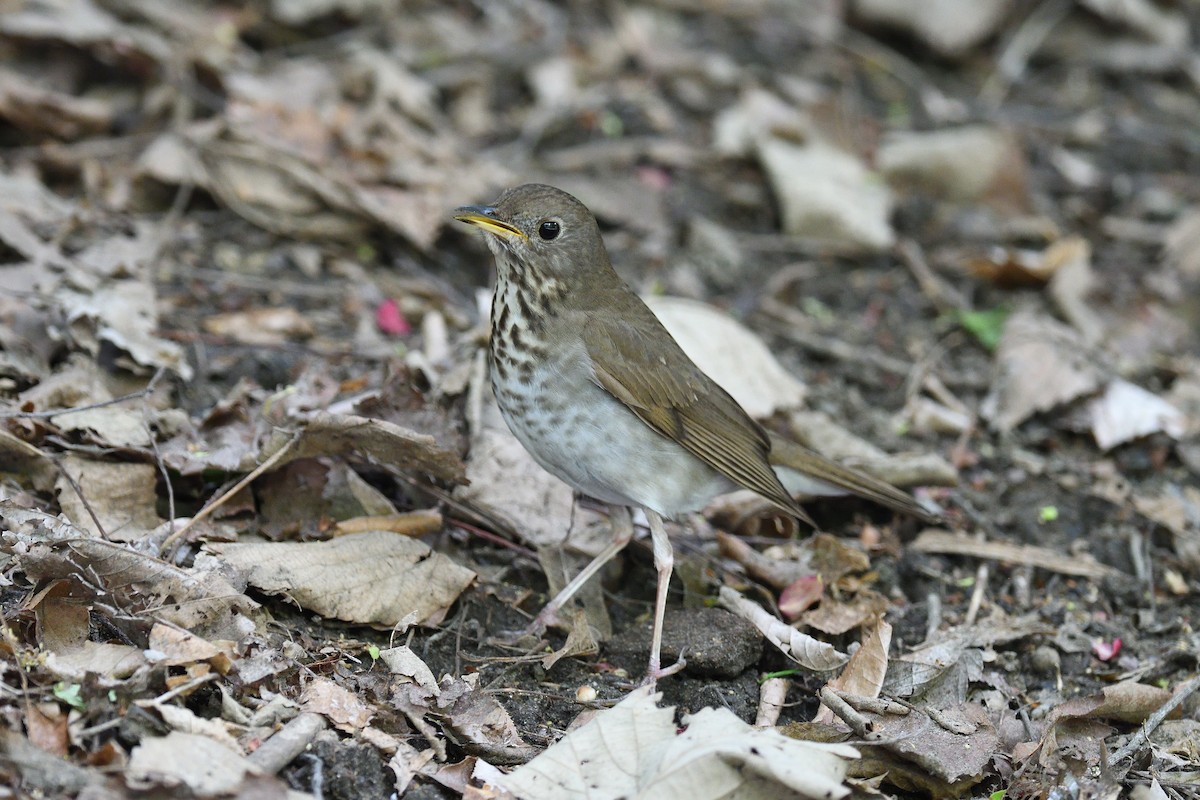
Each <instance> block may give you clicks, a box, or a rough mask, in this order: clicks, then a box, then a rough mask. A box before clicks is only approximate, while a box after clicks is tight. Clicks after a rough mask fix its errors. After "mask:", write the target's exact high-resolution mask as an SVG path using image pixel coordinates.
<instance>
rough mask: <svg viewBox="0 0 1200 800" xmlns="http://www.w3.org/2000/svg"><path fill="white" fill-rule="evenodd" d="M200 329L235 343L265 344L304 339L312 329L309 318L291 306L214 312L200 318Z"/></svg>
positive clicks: (271, 344) (270, 344)
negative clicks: (211, 314) (203, 318)
mask: <svg viewBox="0 0 1200 800" xmlns="http://www.w3.org/2000/svg"><path fill="white" fill-rule="evenodd" d="M204 330H206V331H208V332H209V333H213V334H216V335H218V336H224V337H225V338H227V339H230V340H232V341H235V342H241V343H243V344H253V345H266V346H275V345H282V344H287V343H288V342H293V341H296V340H297V339H308V338H310V337H311V336H312V335H313V334H314V333H315V332H316V329H315V328H314V327H313V324H312V322H311V321H310V320H309V318H308V317H307V316H305V315H304V314H302V313H300V311H298V310H297V309H295V308H292V307H291V306H282V307H279V308H252V309H249V310H246V311H230V312H227V313H225V314H215V315H213V316H211V317H208V318H207V319H205V320H204Z"/></svg>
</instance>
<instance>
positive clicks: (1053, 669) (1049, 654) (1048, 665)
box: [1029, 644, 1062, 675]
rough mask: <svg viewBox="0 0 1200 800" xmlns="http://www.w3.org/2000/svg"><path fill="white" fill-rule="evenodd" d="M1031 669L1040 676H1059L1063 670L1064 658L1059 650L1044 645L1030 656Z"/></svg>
mask: <svg viewBox="0 0 1200 800" xmlns="http://www.w3.org/2000/svg"><path fill="white" fill-rule="evenodd" d="M1029 667H1030V669H1032V670H1033V671H1034V672H1036V673H1038V674H1039V675H1057V674H1058V672H1059V670H1061V669H1062V657H1061V656H1060V655H1059V654H1058V650H1057V649H1055V648H1053V647H1051V646H1050V645H1048V644H1044V645H1042V646H1041V647H1038V648H1037V649H1035V650H1034V651H1033V652H1032V653H1030V654H1029Z"/></svg>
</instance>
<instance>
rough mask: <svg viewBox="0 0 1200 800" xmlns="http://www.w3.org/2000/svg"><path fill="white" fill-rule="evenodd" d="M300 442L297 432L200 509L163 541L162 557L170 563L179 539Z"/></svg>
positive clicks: (159, 549)
mask: <svg viewBox="0 0 1200 800" xmlns="http://www.w3.org/2000/svg"><path fill="white" fill-rule="evenodd" d="M298 441H300V431H296V432H295V433H294V434H292V438H291V439H288V441H287V443H286V444H284V445H283V447H281V448H279V450H277V451H276V452H275V454H274V455H272V456H271V457H270V458H268V459H267V460H266V461H264V462H263V463H261V464H259V465H258V466H257V467H255V468H254V469H253V470H251V471H250V472H249V473H248V474H247V475H246V477H244V478H242V479H241V480H240V481H238V482H237V483H235V484H234V485H233V486H232V487H230V488H229V490H228V491H226V492H225V494H223V495H221V496H220V497H218V498H217V499H216V500H213V501H212V502H211V503H209V504H208V505H206V506H205V507H204V508H202V509H200V512H199V513H198V514H196V516H194V517H192V518H191V519H189V520H188V521H187V522H186V523H185V524H184V526H183V527H182V528H180V529H179V530H177V531H175V532H174V533H172V534H171V535H170V536H168V537H167V538H166V539H165V540H163V543H162V546H161V547H159V548H158V552H159V555H161V556H162V557H163V558H164V559H166V560H167V561H170V560H171V559H170V558H168V557H167V553H168V552H169V551H170V549H171V547H172V546H173V545H174V544H175V542H177V541H179V539H180V538H181V537H182V536H183V535H184V534H185V533H187V532H188V530H190V529H191V527H192V526H193V525H195V524H196V523H198V522H200V521H202V520H205V519H208V517H210V516H211V515H212V513H213V512H214V511H216V510H217V509H218V508H220V507H221V506H223V505H225V503H227V502H228V501H229V499H230V498H231V497H233V496H234V495H236V494H237V493H238V492H240V491H241V490H242V489H244V488H246V487H247V486H249V485H250V483H251V482H252V481H253V480H254V479H255V478H257V477H258V476H259V475H262V474H263V473H264V472H266V471H267V470H269V469H271V468H272V467H273V466H275V465H276V464H278V463H279V461H280V460H281V459H282V458H283V457H284V456H285V455H287V453H288V451H290V450H291V449H292V447H294V446H295V444H296V442H298Z"/></svg>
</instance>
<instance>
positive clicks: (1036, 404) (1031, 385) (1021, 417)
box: [983, 310, 1103, 432]
mask: <svg viewBox="0 0 1200 800" xmlns="http://www.w3.org/2000/svg"><path fill="white" fill-rule="evenodd" d="M1102 378H1103V376H1102V374H1101V371H1100V369H1099V368H1098V367H1097V366H1096V364H1095V359H1094V358H1090V357H1089V355H1088V349H1087V347H1085V345H1084V343H1083V341H1082V340H1081V339H1080V337H1079V335H1078V334H1077V333H1075V331H1073V330H1072V329H1070V328H1068V327H1066V326H1065V325H1063V324H1062V323H1059V322H1056V321H1054V320H1053V319H1050V318H1049V317H1047V316H1045V315H1043V314H1040V313H1038V312H1036V311H1030V310H1021V311H1017V312H1015V313H1014V314H1013V315H1012V316H1011V317H1009V318H1008V321H1007V322H1006V323H1005V325H1004V333H1003V334H1002V335H1001V338H1000V345H999V347H998V348H997V350H996V374H995V377H994V379H993V382H992V389H991V392H990V394H989V395H988V398H987V399H986V400H985V401H984V407H983V414H984V416H985V417H986V418H987V419H988V420H989V421H990V422H991V424H992V426H993V427H994V428H995V429H996V430H998V431H1001V432H1004V431H1010V430H1012V429H1013V428H1015V427H1016V426H1017V425H1020V424H1021V423H1022V422H1024V421H1025V420H1026V419H1028V418H1029V417H1030V416H1032V415H1033V414H1035V413H1038V412H1040V411H1049V410H1050V409H1053V408H1057V407H1058V406H1060V405H1062V404H1063V403H1067V402H1069V401H1071V400H1074V399H1076V398H1078V397H1081V396H1083V395H1086V394H1090V393H1091V392H1094V391H1095V390H1096V389H1098V388H1099V387H1100V385H1101V382H1102Z"/></svg>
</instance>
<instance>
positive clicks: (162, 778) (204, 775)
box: [125, 731, 260, 797]
mask: <svg viewBox="0 0 1200 800" xmlns="http://www.w3.org/2000/svg"><path fill="white" fill-rule="evenodd" d="M259 773H260V770H259V769H258V768H257V767H255V766H254V765H253V764H251V763H250V762H249V761H247V760H246V758H245V757H244V756H243V755H242V754H241V753H239V752H237V751H235V750H231V749H229V748H228V747H225V746H224V745H221V744H219V743H217V742H216V741H215V740H214V739H210V738H209V737H207V736H201V735H198V734H194V733H181V732H179V731H172V732H171V733H169V734H167V735H166V736H147V737H144V738H143V739H142V740H141V743H140V744H138V746H137V747H135V748H133V752H132V753H131V754H130V757H129V766H128V767H127V768H126V770H125V780H126V782H127V783H128V784H129V786H130V788H133V789H152V788H154V787H162V786H166V787H173V786H178V785H179V784H183V785H184V786H186V787H187V788H188V789H189V790H190V791H191V792H193V793H194V794H195V795H196V796H197V797H216V796H219V795H225V794H229V793H231V792H236V791H237V790H238V789H239V787H241V786H242V784H243V782H244V781H245V780H246V778H247V777H248V776H250V775H257V774H259Z"/></svg>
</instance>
